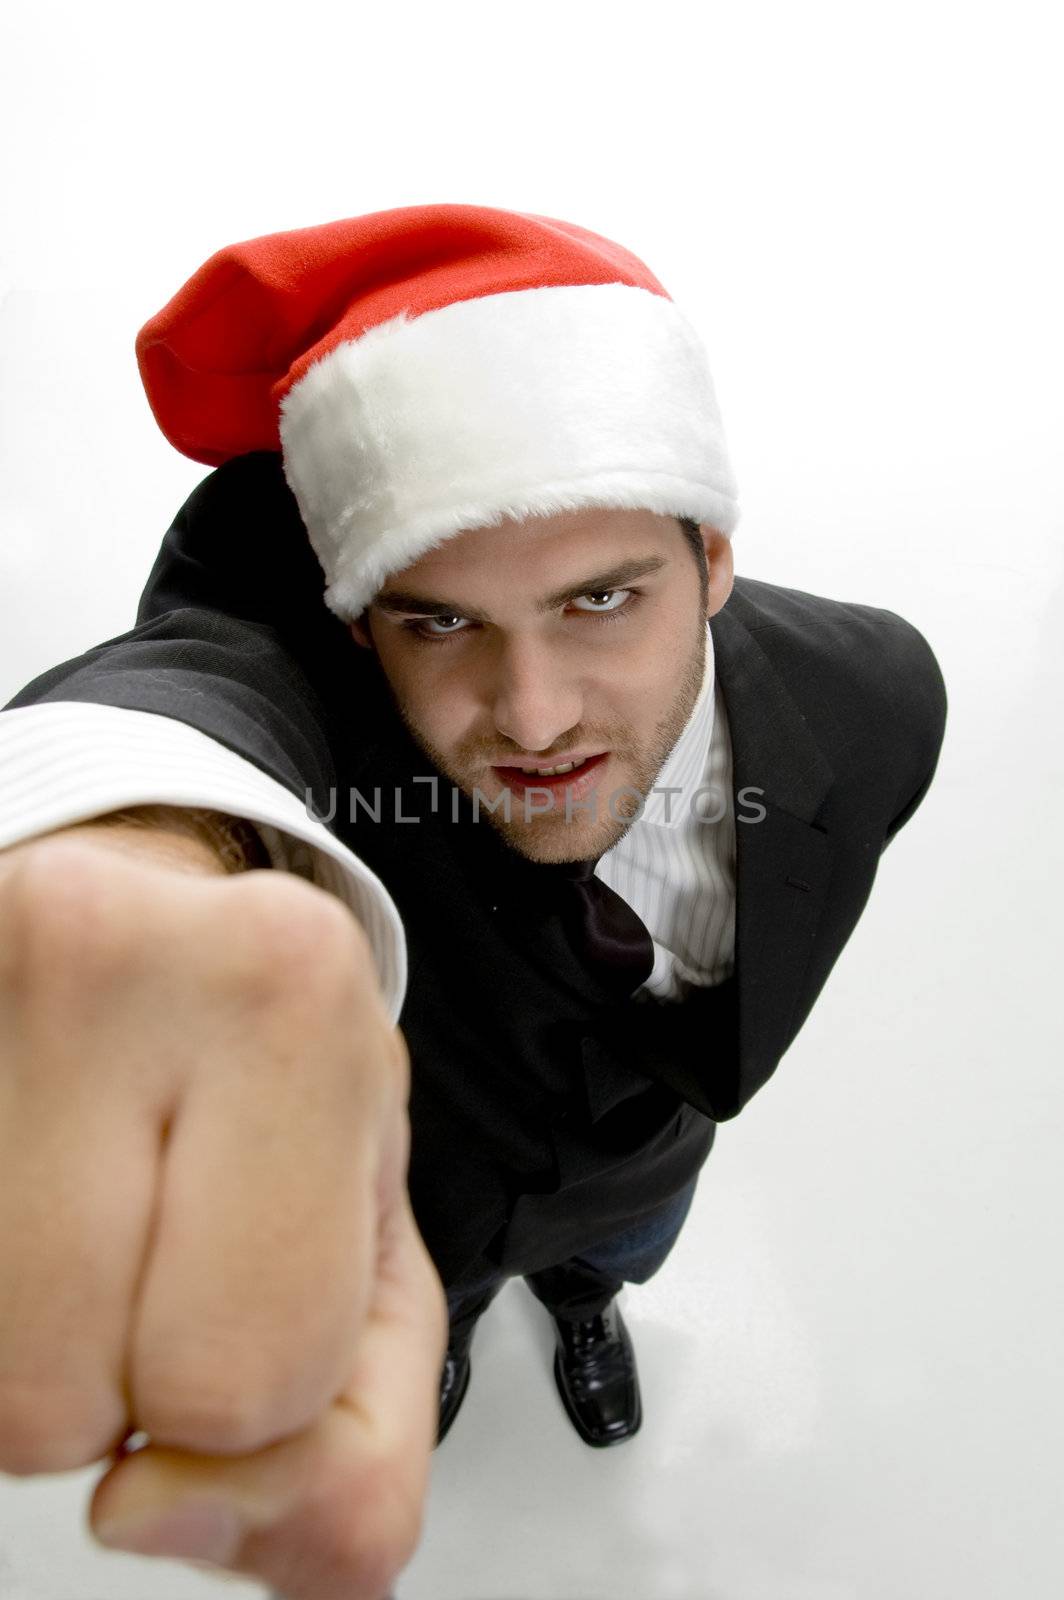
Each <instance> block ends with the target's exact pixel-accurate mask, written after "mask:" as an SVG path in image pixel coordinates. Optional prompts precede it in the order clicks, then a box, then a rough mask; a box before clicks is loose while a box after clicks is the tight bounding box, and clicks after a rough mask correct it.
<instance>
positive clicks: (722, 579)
mask: <svg viewBox="0 0 1064 1600" xmlns="http://www.w3.org/2000/svg"><path fill="white" fill-rule="evenodd" d="M699 531H700V533H701V535H702V545H703V548H704V549H705V552H706V562H707V564H708V566H709V594H708V595H707V596H706V616H707V617H712V616H715V615H716V613H717V612H718V611H719V610H720V609H721V607H722V606H723V605H724V603H725V601H726V600H727V598H728V596H729V595H730V594H731V592H732V584H733V582H734V580H735V567H734V564H733V561H732V546H731V540H730V539H728V538H726V537H725V535H724V534H723V533H719V532H718V531H717V529H716V528H713V527H710V525H709V524H708V523H705V522H704V523H702V524H701V527H700V529H699Z"/></svg>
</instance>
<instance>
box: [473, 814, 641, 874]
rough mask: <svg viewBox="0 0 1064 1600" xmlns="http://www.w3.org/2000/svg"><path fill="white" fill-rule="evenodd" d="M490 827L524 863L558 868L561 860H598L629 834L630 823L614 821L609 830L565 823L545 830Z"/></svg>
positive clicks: (501, 826) (534, 826)
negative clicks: (496, 830)
mask: <svg viewBox="0 0 1064 1600" xmlns="http://www.w3.org/2000/svg"><path fill="white" fill-rule="evenodd" d="M493 826H495V827H497V829H498V832H499V833H501V835H502V837H503V838H504V839H505V840H506V842H507V844H508V845H509V846H510V848H511V849H513V850H516V851H517V852H518V854H519V855H522V856H524V857H525V859H526V860H527V861H540V862H542V863H543V864H544V865H545V866H546V865H555V866H558V865H560V864H561V863H562V862H563V861H587V860H588V859H589V858H590V857H592V856H594V857H595V858H596V859H597V858H598V857H599V856H601V855H604V854H605V853H606V851H607V850H608V849H609V848H610V847H611V845H615V844H616V843H617V841H618V840H619V839H620V838H621V837H622V836H623V835H624V834H625V833H626V832H627V831H628V828H629V826H630V824H629V823H628V822H617V823H613V824H611V826H610V827H608V828H604V827H603V826H602V825H601V823H600V824H599V825H598V826H597V827H588V828H579V827H573V826H572V825H570V824H568V823H565V822H562V823H560V824H559V825H557V826H556V827H546V828H545V827H542V826H539V825H531V826H529V827H527V828H523V827H522V828H515V827H513V826H512V825H511V826H510V827H507V826H506V825H505V824H502V825H499V824H497V823H496V824H493Z"/></svg>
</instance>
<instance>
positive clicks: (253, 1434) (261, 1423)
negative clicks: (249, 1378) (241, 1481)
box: [136, 1375, 278, 1455]
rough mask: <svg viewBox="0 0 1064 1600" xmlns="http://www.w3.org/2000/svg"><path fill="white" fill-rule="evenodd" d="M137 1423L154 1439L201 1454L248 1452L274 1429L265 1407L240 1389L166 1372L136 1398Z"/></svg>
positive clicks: (271, 1436)
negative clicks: (161, 1378)
mask: <svg viewBox="0 0 1064 1600" xmlns="http://www.w3.org/2000/svg"><path fill="white" fill-rule="evenodd" d="M136 1415H137V1422H138V1426H140V1427H141V1428H143V1429H144V1430H145V1431H146V1432H147V1433H149V1434H151V1435H152V1437H153V1438H154V1439H155V1440H156V1441H157V1442H159V1443H162V1444H165V1445H168V1446H170V1447H171V1448H174V1449H180V1450H193V1451H197V1452H201V1453H205V1454H220V1455H228V1454H238V1455H243V1454H248V1453H250V1452H252V1451H254V1450H258V1449H261V1448H262V1447H263V1446H264V1445H265V1444H267V1443H269V1442H270V1441H271V1440H272V1439H274V1438H275V1437H276V1435H277V1433H278V1429H277V1427H276V1422H275V1420H274V1419H272V1418H271V1417H270V1415H269V1407H268V1405H267V1404H266V1403H265V1402H264V1401H262V1400H261V1399H255V1398H253V1397H252V1396H251V1395H250V1394H249V1393H248V1392H247V1391H246V1389H245V1388H236V1387H234V1386H233V1385H232V1384H231V1383H230V1384H229V1385H227V1386H226V1387H225V1388H222V1387H220V1386H218V1385H217V1384H213V1383H208V1382H199V1381H193V1382H182V1381H181V1380H178V1379H175V1378H174V1377H173V1376H172V1375H171V1376H169V1377H168V1378H167V1379H166V1381H165V1383H162V1384H157V1385H154V1386H152V1388H151V1389H150V1390H149V1391H148V1396H147V1397H146V1398H141V1397H140V1395H138V1397H137V1404H136Z"/></svg>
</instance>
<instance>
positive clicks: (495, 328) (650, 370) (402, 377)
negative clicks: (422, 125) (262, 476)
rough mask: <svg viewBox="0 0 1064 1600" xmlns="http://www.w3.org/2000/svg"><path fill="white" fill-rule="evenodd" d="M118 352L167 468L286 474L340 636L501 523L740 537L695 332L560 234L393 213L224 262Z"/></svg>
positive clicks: (654, 283)
mask: <svg viewBox="0 0 1064 1600" xmlns="http://www.w3.org/2000/svg"><path fill="white" fill-rule="evenodd" d="M136 353H137V362H138V365H139V368H140V374H141V378H142V380H143V383H144V388H145V390H146V392H147V396H148V401H149V403H150V405H151V408H152V411H153V412H154V414H155V417H156V420H157V421H158V423H159V426H160V428H161V429H162V431H163V433H164V434H165V435H166V437H167V438H168V439H169V440H170V442H171V444H173V445H174V446H175V447H176V448H177V449H178V450H180V451H182V452H183V453H184V454H185V455H187V456H191V458H192V459H193V460H194V461H202V462H205V463H207V464H209V465H211V466H219V465H221V464H222V463H223V462H224V461H227V460H229V459H230V458H231V457H233V456H238V455H243V454H245V453H246V452H248V451H253V450H278V449H279V450H280V451H281V454H282V457H283V461H284V470H285V476H286V478H287V480H288V483H289V484H290V486H291V488H292V492H293V494H294V495H295V498H296V501H297V503H298V506H299V510H300V513H301V515H302V518H303V521H304V523H305V524H306V527H307V532H308V534H309V536H310V540H311V543H312V545H313V547H314V550H315V551H316V553H317V556H318V559H319V561H320V562H321V565H322V568H323V570H324V572H325V576H326V580H327V587H326V591H325V600H326V604H327V605H328V607H329V609H330V610H331V611H333V612H334V613H335V614H336V615H337V616H339V617H341V618H345V619H351V618H353V617H356V616H358V615H359V613H360V612H361V611H362V610H364V608H365V606H366V605H367V604H368V602H369V601H370V600H371V599H372V597H373V595H374V594H375V593H376V591H377V590H378V589H379V588H380V586H381V584H382V583H383V581H384V579H385V578H386V577H388V575H389V574H391V573H394V572H399V571H402V570H403V568H405V567H407V566H409V565H410V564H411V563H413V562H415V561H416V560H417V559H418V558H419V557H420V556H421V555H423V554H424V553H425V552H426V551H428V550H431V549H433V548H435V547H436V546H437V545H439V544H440V543H442V541H443V540H445V539H447V538H450V537H453V536H454V535H455V534H458V533H461V532H462V531H463V530H464V529H467V528H478V527H486V526H497V525H498V524H499V523H500V522H501V521H502V520H503V518H504V517H511V518H524V517H529V516H535V515H550V514H552V513H554V512H559V511H569V510H575V509H577V508H579V507H582V506H614V507H634V508H642V509H645V510H649V511H656V512H660V513H662V514H665V515H669V516H674V517H689V518H691V519H692V520H694V521H695V522H698V523H709V524H711V525H712V526H713V527H715V528H717V529H718V530H719V531H720V532H721V533H723V534H725V535H727V536H729V537H730V535H731V533H732V532H733V530H734V528H735V525H736V523H737V522H738V518H739V511H738V505H737V503H736V486H735V482H734V479H733V476H732V470H731V466H730V464H729V460H728V454H727V448H726V444H725V438H724V431H723V428H722V425H721V420H720V415H719V412H718V409H717V402H716V396H715V393H714V388H713V381H712V378H711V376H710V371H709V365H708V362H707V359H706V354H705V351H704V348H703V345H702V341H701V340H700V338H699V336H698V334H697V332H696V331H695V329H694V327H693V326H692V325H691V323H690V322H689V321H688V320H687V318H686V317H685V316H684V315H683V313H682V312H681V311H680V310H679V308H678V307H677V306H676V305H675V304H674V303H673V301H672V299H671V297H670V296H669V294H668V293H667V291H666V290H665V289H664V288H663V287H662V285H661V284H660V283H659V282H658V280H657V279H656V278H655V277H654V276H653V274H652V273H651V272H650V271H649V270H648V268H647V267H646V266H644V264H643V263H642V262H641V261H640V260H639V259H638V258H637V257H636V256H634V255H632V254H631V253H630V252H629V251H628V250H625V249H624V248H623V247H622V246H621V245H618V244H614V243H613V242H612V241H611V240H609V239H605V238H603V237H602V236H601V235H600V234H597V233H591V232H589V231H588V230H587V229H586V228H580V227H577V226H576V224H575V223H571V222H561V221H559V220H557V219H556V218H554V217H540V216H534V215H531V214H528V213H525V212H517V211H500V210H495V209H493V208H492V207H490V206H466V205H427V206H403V207H400V208H398V209H396V210H392V211H376V212H371V213H370V214H369V215H367V216H363V217H351V218H347V219H345V220H344V221H340V222H331V223H325V224H323V225H322V226H320V227H312V228H299V229H296V230H294V231H291V232H287V233H275V234H268V235H266V236H265V237H263V238H258V239H251V240H249V241H247V242H245V243H243V244H235V245H230V246H227V247H226V248H225V249H223V250H219V251H218V252H217V253H216V254H215V255H213V256H211V258H210V260H209V261H207V262H205V263H204V265H203V266H202V267H200V268H199V270H198V271H197V272H196V273H194V274H193V276H192V277H191V278H190V279H189V280H188V282H187V283H186V284H185V285H184V287H183V288H182V289H180V290H178V292H177V294H176V295H175V296H174V297H173V299H172V300H171V301H170V302H169V304H168V305H166V306H164V307H163V309H162V310H161V311H160V312H159V313H158V314H157V315H156V316H154V317H152V318H151V320H150V321H149V322H147V323H145V325H144V327H143V328H142V329H141V331H140V333H139V334H138V336H137V342H136Z"/></svg>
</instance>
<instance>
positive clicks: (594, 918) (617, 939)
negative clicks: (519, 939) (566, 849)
mask: <svg viewBox="0 0 1064 1600" xmlns="http://www.w3.org/2000/svg"><path fill="white" fill-rule="evenodd" d="M596 860H597V858H596ZM595 865H596V861H566V862H562V863H560V864H554V865H552V866H550V867H548V869H547V870H548V871H549V872H553V873H556V874H557V876H558V877H559V878H560V879H563V880H564V881H565V884H566V885H569V886H570V887H568V888H567V889H566V888H563V885H562V884H559V902H560V907H561V913H562V918H563V921H564V923H565V927H566V932H567V933H568V935H569V940H570V942H571V944H572V946H573V949H574V950H575V952H576V954H577V955H578V956H579V957H580V958H581V960H582V961H583V963H584V964H585V965H587V966H588V967H590V968H592V970H593V971H594V973H595V976H596V977H597V978H598V979H599V981H600V982H601V983H603V984H604V985H605V986H606V987H607V988H608V989H609V990H610V991H611V992H614V991H616V993H617V995H618V997H619V998H624V997H625V996H628V995H631V994H633V993H634V992H635V990H636V989H638V988H639V985H640V984H642V983H645V982H646V980H647V979H648V978H649V977H650V974H651V972H652V971H653V967H654V941H653V940H652V939H651V937H650V934H649V933H648V931H647V929H646V927H645V925H644V924H643V922H641V921H640V919H639V917H637V916H636V914H635V912H634V911H633V910H632V908H631V906H630V905H629V904H628V903H627V901H626V900H623V899H622V898H621V896H620V895H619V894H617V893H616V892H615V891H614V890H613V889H611V888H610V886H609V884H608V883H603V881H602V879H601V878H599V877H596V876H595Z"/></svg>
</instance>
